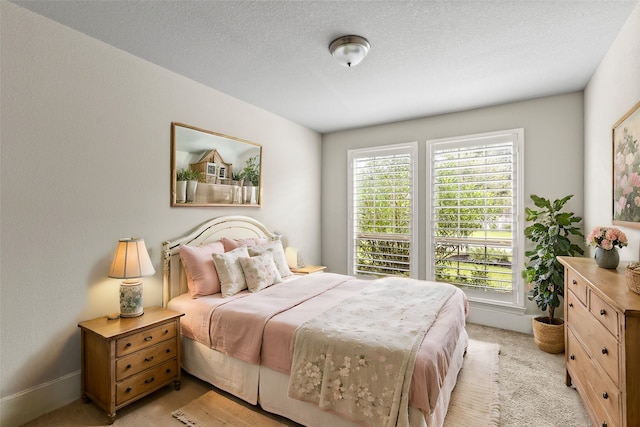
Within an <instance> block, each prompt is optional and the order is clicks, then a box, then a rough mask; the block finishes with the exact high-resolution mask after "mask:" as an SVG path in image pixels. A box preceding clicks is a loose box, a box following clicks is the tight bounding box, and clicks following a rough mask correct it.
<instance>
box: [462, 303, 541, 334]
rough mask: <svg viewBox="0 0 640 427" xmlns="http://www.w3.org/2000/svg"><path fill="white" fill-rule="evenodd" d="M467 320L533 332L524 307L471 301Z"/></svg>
mask: <svg viewBox="0 0 640 427" xmlns="http://www.w3.org/2000/svg"><path fill="white" fill-rule="evenodd" d="M467 322H468V323H476V324H478V325H484V326H491V327H493V328H499V329H506V330H509V331H515V332H522V333H524V334H533V329H532V327H531V316H529V315H525V314H524V309H522V310H519V309H514V310H510V309H503V308H500V307H491V306H490V305H487V304H477V303H474V302H473V301H472V302H470V304H469V315H468V316H467Z"/></svg>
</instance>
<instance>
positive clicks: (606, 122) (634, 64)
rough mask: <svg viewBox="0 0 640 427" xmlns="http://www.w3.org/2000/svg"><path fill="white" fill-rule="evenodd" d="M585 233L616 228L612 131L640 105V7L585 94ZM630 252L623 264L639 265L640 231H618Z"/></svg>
mask: <svg viewBox="0 0 640 427" xmlns="http://www.w3.org/2000/svg"><path fill="white" fill-rule="evenodd" d="M584 93H585V95H584V110H585V168H584V183H585V189H586V191H585V209H584V211H585V215H584V216H585V229H586V230H587V232H588V231H590V230H591V229H593V227H595V226H597V225H603V226H611V225H612V222H611V221H612V212H613V208H612V203H613V201H612V199H613V190H612V185H611V182H612V173H613V172H612V155H613V154H612V137H611V129H612V127H613V125H614V124H615V123H616V122H617V121H618V120H619V119H620V118H621V117H622V116H624V115H625V114H626V113H627V112H628V111H629V110H630V109H631V108H632V107H633V106H634V105H635V104H636V103H638V102H640V4H639V5H638V6H636V8H635V10H634V12H633V13H632V14H631V16H630V17H629V19H628V20H627V22H626V23H625V25H624V27H623V28H622V30H621V31H620V34H619V35H618V37H617V39H616V41H615V42H614V43H613V45H612V46H611V49H609V51H608V52H607V55H606V56H605V57H604V59H603V60H602V62H601V63H600V65H599V67H598V69H597V70H596V72H595V73H594V75H593V77H592V78H591V81H590V82H589V84H588V85H587V88H586V89H585V92H584ZM636 138H639V139H640V135H636ZM619 228H620V229H621V230H622V231H624V232H625V234H627V237H628V238H629V246H628V247H626V248H623V249H621V251H620V258H621V259H623V260H630V261H637V260H638V259H639V254H638V252H639V250H640V229H636V228H630V227H619Z"/></svg>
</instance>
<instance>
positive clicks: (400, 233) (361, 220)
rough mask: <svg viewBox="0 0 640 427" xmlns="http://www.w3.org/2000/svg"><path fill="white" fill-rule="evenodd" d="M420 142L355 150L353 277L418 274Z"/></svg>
mask: <svg viewBox="0 0 640 427" xmlns="http://www.w3.org/2000/svg"><path fill="white" fill-rule="evenodd" d="M414 153H415V144H414V145H410V146H397V147H393V148H389V147H387V148H378V149H367V150H352V151H350V152H349V157H350V165H351V177H350V178H351V185H350V189H351V198H350V199H351V227H350V228H351V236H352V241H351V248H350V249H351V255H352V256H351V268H350V270H351V274H354V275H363V276H391V275H402V276H411V275H412V268H413V265H412V256H413V254H412V242H413V239H412V235H413V234H414V233H412V231H413V208H414V196H413V188H414V184H413V180H414V170H413V163H414V157H415V155H414Z"/></svg>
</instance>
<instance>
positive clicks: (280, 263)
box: [248, 240, 293, 277]
mask: <svg viewBox="0 0 640 427" xmlns="http://www.w3.org/2000/svg"><path fill="white" fill-rule="evenodd" d="M248 249H249V255H251V256H255V255H262V254H263V253H265V252H271V254H272V255H273V262H274V263H275V264H276V267H277V268H278V271H279V272H280V276H281V277H288V276H291V275H292V274H293V273H292V272H291V270H290V269H289V264H287V257H286V256H285V255H284V249H283V248H282V242H281V241H279V240H276V241H273V242H269V243H265V244H262V245H257V246H250V247H249V248H248Z"/></svg>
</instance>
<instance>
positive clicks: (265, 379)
mask: <svg viewBox="0 0 640 427" xmlns="http://www.w3.org/2000/svg"><path fill="white" fill-rule="evenodd" d="M223 242H224V244H223ZM229 242H231V243H229ZM227 243H229V244H230V245H231V247H227ZM281 247H282V244H281V242H280V236H279V235H276V234H274V233H272V232H271V231H269V229H268V228H267V227H266V226H264V225H263V224H262V223H260V222H259V221H257V220H255V219H253V218H250V217H246V216H224V217H218V218H214V219H212V220H209V221H207V222H205V223H204V224H202V225H201V226H200V227H198V228H197V229H195V230H192V231H189V232H188V233H187V234H185V235H184V236H182V237H180V238H177V239H174V240H171V241H166V242H164V243H163V260H164V272H163V304H164V305H165V306H167V307H169V308H171V309H173V310H176V311H180V312H183V313H185V316H184V317H183V320H182V321H181V328H182V331H181V333H182V367H183V369H184V370H185V371H186V372H188V373H190V374H192V375H194V376H196V377H198V378H200V379H202V380H204V381H207V382H209V383H211V384H212V385H214V386H216V387H217V388H219V389H222V390H224V391H226V392H229V393H231V394H233V395H235V396H237V397H239V398H241V399H243V400H245V401H246V402H248V403H251V404H254V405H255V404H259V405H260V406H261V407H262V408H263V409H264V410H266V411H268V412H272V413H274V414H278V415H281V416H284V417H286V418H289V419H291V420H293V421H295V422H297V423H300V424H303V425H306V426H326V425H332V426H334V427H353V426H358V425H363V424H364V425H410V426H427V427H431V426H441V425H442V424H443V422H444V417H445V415H446V412H447V408H448V406H449V399H450V396H451V392H452V391H453V388H454V387H455V384H456V380H457V376H458V372H459V370H460V368H461V367H462V362H463V357H464V354H465V351H466V346H467V334H466V331H465V328H464V326H465V318H466V315H467V310H468V304H467V300H466V297H465V296H464V293H462V292H461V291H460V290H459V289H457V288H455V287H452V286H449V288H452V289H448V288H446V287H445V285H443V287H442V288H439V289H440V291H438V292H440V293H441V295H440V296H438V297H433V296H425V298H431V299H430V300H429V301H431V300H433V301H435V299H434V298H439V301H440V302H439V303H438V304H439V305H438V306H437V308H433V309H429V310H424V309H422V308H421V307H420V306H419V305H417V304H418V302H415V303H414V302H413V301H414V300H416V301H417V300H419V298H415V297H412V298H406V297H403V296H402V295H403V293H405V294H406V293H407V292H415V291H414V290H413V289H414V288H415V289H421V290H426V289H427V288H428V289H435V288H437V287H438V284H437V283H435V282H426V281H419V280H415V279H395V278H394V279H381V280H362V279H358V278H355V277H351V276H345V275H340V274H334V273H318V274H311V275H294V274H291V272H290V271H289V272H288V274H287V270H288V267H287V266H282V265H281V264H282V262H283V259H282V256H283V255H284V254H283V253H282V252H280V251H281V250H282V249H281ZM265 248H266V249H265ZM279 248H280V249H279ZM248 251H251V253H250V254H249V256H250V258H247V257H246V255H247V253H248ZM236 252H238V253H239V254H240V255H234V254H235V253H236ZM266 252H268V253H266ZM193 253H197V254H198V256H196V257H195V258H194V257H192V258H189V257H188V256H187V254H193ZM212 253H215V255H212ZM181 254H182V255H181ZM202 254H205V255H202ZM189 256H191V255H189ZM212 257H213V258H214V261H215V263H214V264H213V266H214V267H216V266H217V267H216V268H217V273H219V274H220V277H219V278H218V279H219V281H220V282H221V283H223V285H222V289H221V292H220V291H218V292H213V293H211V292H212V289H213V291H216V290H218V289H219V288H215V287H214V288H211V289H209V288H207V289H208V290H207V289H205V290H204V291H203V290H202V289H201V288H197V286H196V288H195V289H194V286H195V285H194V283H195V282H196V281H197V280H196V279H203V280H207V281H210V278H209V277H208V276H207V277H204V276H206V275H207V274H210V269H211V268H210V267H211V265H212V264H211V263H210V262H209V260H210V259H211V258H212ZM194 259H195V261H194ZM230 260H231V261H230ZM239 261H242V265H241V267H242V266H244V267H245V270H244V272H245V276H246V277H245V279H246V283H245V285H246V286H249V288H250V289H252V290H253V292H252V291H250V290H248V289H245V290H241V291H239V290H238V289H233V287H234V286H235V285H234V284H233V280H232V278H233V277H235V276H233V274H232V273H230V272H228V271H226V269H227V266H230V265H231V264H228V263H234V266H235V267H233V268H238V264H239ZM249 261H251V262H252V263H251V264H249ZM196 262H201V263H200V264H196V267H197V268H204V269H207V268H208V270H206V273H203V275H204V276H203V277H200V276H198V277H196V273H195V272H196V271H198V272H199V273H202V271H200V270H194V263H196ZM205 262H208V264H209V266H208V267H203V265H204V264H202V263H205ZM266 262H268V263H269V267H267V266H266V264H265V263H266ZM225 263H227V264H225ZM256 265H257V266H258V267H259V268H258V267H256V269H255V270H256V271H257V270H259V269H260V268H262V270H260V271H261V272H262V273H264V271H266V270H264V269H267V270H268V273H269V274H267V276H268V279H265V278H264V277H263V276H264V275H265V274H266V273H264V274H262V273H260V274H262V275H260V274H255V275H254V274H252V273H251V272H252V271H253V270H249V269H248V268H249V267H254V266H256ZM274 266H275V268H274ZM229 269H230V270H232V268H231V267H229ZM236 274H237V272H236ZM272 276H278V277H277V279H276V278H274V279H273V281H274V282H276V283H275V284H273V285H270V286H269V285H268V286H264V287H261V286H263V285H261V283H263V282H264V281H265V280H268V281H271V277H272ZM201 283H204V281H203V282H201ZM207 283H209V282H207ZM229 283H231V284H232V286H231V287H230V286H229ZM252 284H253V287H252ZM225 285H226V286H225ZM399 285H400V286H399ZM402 285H405V286H402ZM447 286H448V285H447ZM205 288H206V286H205ZM230 289H231V291H232V292H231V293H230V292H229V290H230ZM198 292H200V294H198ZM389 292H393V293H392V294H391V293H389ZM438 292H435V291H434V292H433V293H434V294H437V293H438ZM420 293H421V294H426V292H420ZM223 294H224V295H225V296H223ZM407 295H409V294H407ZM371 298H377V299H371ZM380 298H383V300H382V302H379V301H381V300H380ZM402 298H406V299H405V300H402ZM391 300H393V301H391ZM410 300H411V301H410ZM263 301H268V303H265V302H263ZM369 301H371V302H374V301H378V302H375V303H369ZM398 301H400V303H398ZM403 301H404V302H403ZM387 304H389V306H388V307H387ZM391 304H396V306H395V308H394V307H391ZM393 310H396V311H397V312H398V313H399V314H398V315H397V316H395V317H398V318H403V320H398V322H400V321H402V322H406V319H404V318H406V317H408V318H409V319H411V320H410V322H414V323H416V324H420V325H423V324H424V325H427V327H423V326H420V327H416V326H415V325H413V326H410V329H411V328H412V329H411V330H409V331H407V332H406V333H405V332H393V333H392V334H391V335H389V332H388V331H386V332H387V335H386V336H384V335H383V336H382V337H383V338H380V337H379V338H377V341H381V340H382V341H384V342H385V346H383V347H385V348H386V347H392V345H391V344H389V345H386V341H387V339H388V340H389V341H393V340H394V338H395V336H402V335H406V337H405V338H407V339H409V340H412V342H413V344H410V345H408V346H407V350H406V351H405V350H403V352H402V353H385V354H381V353H379V352H381V351H395V350H394V349H393V348H392V349H391V350H388V349H385V350H379V349H376V350H375V352H374V351H373V350H370V349H369V348H367V347H363V346H367V345H372V344H371V343H369V344H367V343H363V342H358V343H357V344H354V343H351V342H350V341H349V340H351V339H354V337H355V339H360V338H361V337H369V336H374V335H375V334H376V333H384V332H383V330H387V329H389V330H390V331H391V330H393V328H395V327H398V328H405V329H406V327H405V326H404V323H403V324H402V325H400V326H397V325H395V324H394V325H392V324H391V323H390V321H389V317H390V316H389V313H390V312H393ZM411 310H413V311H411ZM416 310H417V311H416ZM363 313H364V314H363ZM380 313H382V316H380ZM423 313H424V314H423ZM354 315H360V316H361V318H362V319H366V321H364V320H363V321H362V322H360V321H356V322H353V321H347V320H345V319H350V318H349V317H348V316H354ZM340 316H347V317H344V318H343V317H340ZM325 321H326V322H328V323H331V322H333V323H336V325H337V326H336V328H337V330H332V332H330V333H328V335H333V336H334V337H335V338H334V340H335V341H336V342H338V341H340V342H343V344H342V345H343V346H344V349H343V351H344V352H349V351H351V349H356V348H357V349H358V350H357V351H356V350H353V351H356V352H355V353H353V356H352V357H348V356H346V354H347V353H344V354H345V356H344V357H343V354H342V353H339V351H338V350H337V349H338V348H339V347H338V345H337V344H335V345H334V344H330V347H331V349H332V350H330V351H327V350H326V348H328V347H322V346H326V345H329V344H327V342H328V339H327V338H326V336H320V337H318V336H317V335H319V334H321V333H324V332H322V331H324V330H325V329H327V327H326V326H323V325H321V326H320V327H319V328H318V327H317V324H318V323H322V322H325ZM234 322H235V323H234ZM381 322H384V324H385V327H384V328H381V327H379V325H380V324H381ZM361 324H362V325H361ZM314 325H315V326H316V327H317V329H313V327H314ZM345 325H348V327H345ZM367 325H368V326H369V327H371V328H372V329H374V331H373V332H371V329H369V330H367V329H363V330H362V331H365V332H362V331H361V330H360V329H359V328H361V327H362V328H366V327H367ZM376 325H377V327H376ZM386 325H389V326H388V327H387V326H386ZM375 329H377V330H378V331H375ZM398 330H400V329H398ZM319 331H320V332H319ZM305 333H306V334H305ZM243 337H244V338H246V337H249V339H248V340H246V339H244V340H241V338H243ZM345 337H347V338H345ZM398 339H400V338H398ZM314 340H315V341H314ZM345 340H346V341H345ZM363 340H364V339H363ZM242 341H244V342H242ZM374 341H376V340H375V339H374ZM296 342H298V343H301V342H305V345H304V346H301V345H298V346H296V345H295V343H296ZM307 343H308V344H309V345H306V344H307ZM312 343H316V345H317V346H320V347H322V348H324V349H325V350H322V349H320V350H318V351H319V352H320V353H318V354H321V358H322V361H323V363H324V365H323V366H321V372H320V374H321V376H323V375H324V378H325V380H326V381H327V382H328V383H330V384H329V385H326V384H324V385H323V384H320V385H318V384H317V382H316V383H314V384H312V385H310V384H311V382H310V380H309V378H311V377H313V375H317V372H313V373H312V374H309V372H311V370H310V368H309V367H310V366H311V367H312V368H313V369H316V370H317V368H316V367H315V366H316V365H317V364H316V365H314V364H313V363H311V362H310V360H311V359H312V355H310V354H309V351H310V350H308V349H312V348H314V347H313V344H312ZM400 346H401V345H400ZM305 351H306V353H305ZM334 351H335V357H336V358H337V357H340V358H341V359H340V361H342V360H343V359H344V361H346V362H341V363H342V364H341V365H340V363H337V364H335V363H333V362H334V360H332V361H331V363H330V362H329V361H328V357H327V356H326V355H327V354H329V353H331V354H332V357H333V356H334V354H333V352H334ZM373 353H375V355H373V356H372V354H373ZM314 354H315V353H314ZM349 354H351V353H349ZM365 354H366V355H368V356H367V357H368V358H365V357H364V355H365ZM369 356H371V357H369ZM391 357H395V358H396V359H391ZM314 360H320V356H318V358H316V359H314ZM391 360H397V363H395V362H394V363H395V365H398V366H400V365H402V366H403V367H404V368H403V369H405V372H404V374H402V372H401V373H400V374H397V373H394V374H393V375H390V374H389V375H387V376H389V377H392V378H394V379H395V380H394V381H395V387H396V389H395V390H396V391H395V392H393V390H394V389H393V387H389V389H390V390H392V392H389V393H387V394H391V395H393V396H394V397H393V401H394V403H393V404H392V406H393V408H392V409H391V411H390V413H391V414H392V416H391V417H390V418H389V417H386V418H384V419H383V417H381V416H378V415H377V414H376V413H375V411H376V410H377V411H382V410H386V409H384V408H387V406H385V404H386V402H385V401H384V400H383V398H382V397H378V396H373V397H371V395H372V393H371V390H369V389H368V387H372V385H371V384H368V383H366V384H365V383H364V382H363V381H364V380H363V379H362V378H360V379H358V378H357V377H356V375H357V373H356V371H358V372H360V375H369V376H371V375H373V376H375V377H376V379H377V375H378V373H380V372H382V369H390V368H389V367H390V366H391V365H392V363H390V361H391ZM314 363H315V362H314ZM345 364H346V365H345ZM312 365H313V366H312ZM334 365H335V366H334ZM337 365H340V366H337ZM329 366H331V367H332V368H335V369H334V371H335V372H334V374H335V375H334V376H333V377H331V374H332V372H330V369H329ZM361 368H362V369H361ZM322 369H324V371H322ZM366 369H370V371H366ZM376 369H378V371H375V370H376ZM371 370H373V371H371ZM292 372H294V373H295V374H292ZM345 372H347V374H346V377H349V375H350V374H352V375H353V379H351V378H346V379H345ZM371 372H374V373H373V374H371ZM380 375H381V376H382V374H380ZM402 375H404V379H403V378H401V376H402ZM296 381H297V382H296ZM304 381H306V382H304ZM331 381H333V384H335V385H334V386H332V385H331ZM348 381H352V383H351V391H349V390H347V387H346V385H347V384H348ZM357 381H359V383H358V386H357V387H359V388H357V389H355V391H354V390H353V388H354V387H356V386H354V385H353V384H354V383H355V382H357ZM318 382H319V381H318ZM363 384H364V385H363ZM332 387H333V388H332ZM385 390H387V387H386V386H385ZM363 391H364V392H367V393H368V394H369V395H370V396H369V397H367V396H365V397H363V393H364V392H363ZM305 393H306V394H305ZM394 393H395V394H394ZM353 396H356V397H355V398H354V397H353ZM350 399H356V400H355V401H352V400H350ZM383 403H384V404H383ZM347 404H350V405H351V406H350V407H351V408H354V407H355V408H356V409H355V412H353V413H352V412H350V411H351V409H350V410H348V411H345V410H343V409H342V406H340V405H347ZM332 405H334V406H332ZM321 406H322V409H321ZM381 408H382V409H381ZM363 417H364V418H363ZM367 417H369V418H367ZM363 420H364V421H363Z"/></svg>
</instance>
